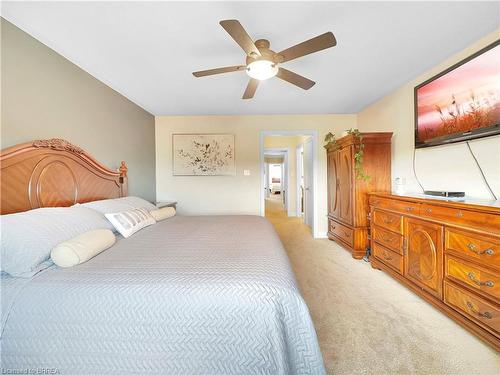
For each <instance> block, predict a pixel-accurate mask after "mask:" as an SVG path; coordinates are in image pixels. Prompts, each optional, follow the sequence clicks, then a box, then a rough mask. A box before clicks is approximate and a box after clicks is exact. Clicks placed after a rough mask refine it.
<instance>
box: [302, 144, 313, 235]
mask: <svg viewBox="0 0 500 375" xmlns="http://www.w3.org/2000/svg"><path fill="white" fill-rule="evenodd" d="M308 143H310V144H311V152H312V153H313V154H314V148H313V147H314V144H313V142H312V138H311V139H308V140H306V141H305V142H302V147H303V150H305V146H306V144H308ZM311 156H312V155H311ZM304 164H305V163H304ZM308 167H309V166H307V167H306V168H308ZM306 170H307V169H306ZM305 181H306V175H305V174H304V183H305ZM308 183H309V181H308ZM311 183H312V184H313V186H314V176H313V181H311ZM310 192H311V190H310V189H309V190H307V193H306V190H304V208H305V210H304V224H306V225H309V226H310V227H311V228H312V226H313V223H314V192H313V193H312V194H313V212H312V223H309V222H308V217H307V214H308V212H309V207H308V205H307V201H306V197H307V195H308V194H310Z"/></svg>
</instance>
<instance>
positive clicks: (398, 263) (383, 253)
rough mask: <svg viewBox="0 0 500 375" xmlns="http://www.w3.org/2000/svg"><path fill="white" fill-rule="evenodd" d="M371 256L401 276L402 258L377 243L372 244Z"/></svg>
mask: <svg viewBox="0 0 500 375" xmlns="http://www.w3.org/2000/svg"><path fill="white" fill-rule="evenodd" d="M372 251H373V256H374V257H375V258H377V259H378V260H380V261H381V262H382V263H384V264H385V265H387V266H389V267H391V268H392V269H393V270H395V271H396V272H398V273H399V274H401V275H402V274H403V257H402V256H401V255H399V254H398V253H395V252H394V251H392V250H389V249H387V248H385V247H383V246H381V245H379V244H378V243H376V242H374V243H373V249H372Z"/></svg>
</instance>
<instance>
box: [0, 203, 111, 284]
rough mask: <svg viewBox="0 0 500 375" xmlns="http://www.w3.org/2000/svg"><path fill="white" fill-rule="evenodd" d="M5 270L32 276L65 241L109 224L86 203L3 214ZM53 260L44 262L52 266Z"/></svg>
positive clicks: (3, 264)
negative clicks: (52, 251)
mask: <svg viewBox="0 0 500 375" xmlns="http://www.w3.org/2000/svg"><path fill="white" fill-rule="evenodd" d="M0 223H1V231H2V241H1V260H2V271H4V272H7V273H8V274H10V275H11V276H20V277H31V276H33V275H34V274H35V273H37V272H39V271H40V270H41V269H43V267H42V268H41V265H42V263H44V261H46V260H49V257H50V252H51V250H52V249H53V248H54V247H56V246H57V245H58V244H60V243H61V242H64V241H67V240H69V239H71V238H73V237H75V236H78V235H79V234H82V233H85V232H88V231H90V230H94V229H105V228H107V227H108V225H109V223H108V222H107V221H106V219H105V218H104V217H103V216H102V215H101V214H100V213H99V212H96V211H94V210H91V209H90V208H86V207H82V206H73V207H50V208H37V209H35V210H30V211H25V212H20V213H16V214H10V215H1V216H0ZM51 264H52V263H51V262H50V263H44V265H51Z"/></svg>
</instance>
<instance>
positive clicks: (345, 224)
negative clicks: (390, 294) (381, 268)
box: [327, 133, 392, 259]
mask: <svg viewBox="0 0 500 375" xmlns="http://www.w3.org/2000/svg"><path fill="white" fill-rule="evenodd" d="M361 135H362V142H363V144H364V158H363V170H364V171H365V173H366V174H367V175H368V176H370V178H369V179H368V180H366V181H365V180H362V179H358V178H356V170H355V160H354V155H355V153H356V152H357V150H358V147H359V138H358V137H356V136H355V135H352V134H351V135H347V136H345V137H342V138H340V139H338V140H337V141H336V142H335V144H334V145H330V146H329V147H328V148H327V162H328V165H327V171H328V238H329V239H331V240H333V241H336V242H337V243H339V244H340V245H342V246H343V247H345V248H347V249H348V250H350V251H351V253H352V256H353V257H354V258H357V259H361V258H362V257H363V256H364V255H365V252H366V248H367V247H368V229H369V222H368V219H367V216H368V213H369V204H368V194H367V193H368V192H372V191H387V192H389V191H390V190H391V138H392V133H361Z"/></svg>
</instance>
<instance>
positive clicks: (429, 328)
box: [266, 199, 500, 375]
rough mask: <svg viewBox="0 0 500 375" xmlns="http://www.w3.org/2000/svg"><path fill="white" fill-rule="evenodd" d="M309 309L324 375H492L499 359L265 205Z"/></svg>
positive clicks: (276, 206)
mask: <svg viewBox="0 0 500 375" xmlns="http://www.w3.org/2000/svg"><path fill="white" fill-rule="evenodd" d="M266 216H267V218H268V219H269V220H270V221H271V222H272V223H273V224H274V226H275V228H276V230H277V231H278V233H279V235H280V237H281V240H282V241H283V244H284V245H285V248H286V250H287V252H288V256H289V257H290V260H291V263H292V265H293V268H294V271H295V275H296V277H297V280H298V283H299V285H300V288H301V291H302V294H303V296H304V298H305V300H306V302H307V305H308V306H309V310H310V312H311V316H312V318H313V321H314V325H315V327H316V332H317V334H318V339H319V344H320V347H321V351H322V353H323V358H324V361H325V366H326V368H327V372H328V374H377V375H378V374H381V375H382V374H383V375H385V374H387V375H389V374H432V375H434V374H435V375H441V374H454V375H461V374H464V375H473V374H481V375H490V374H491V375H493V374H496V375H498V374H500V357H499V355H498V354H497V353H496V352H495V351H494V350H493V349H490V348H489V347H488V346H486V345H485V344H483V343H482V342H481V341H480V340H479V339H476V338H475V337H474V336H472V335H471V334H469V333H468V332H467V331H466V330H465V329H463V328H461V327H460V326H459V325H457V324H456V323H455V322H453V321H452V320H451V319H449V318H447V317H446V316H445V315H443V314H441V313H440V312H439V311H438V310H436V309H434V308H433V307H432V306H430V305H429V304H427V303H426V302H425V301H423V300H422V299H420V298H419V297H418V296H417V295H415V294H414V293H412V292H411V291H409V290H408V289H407V288H406V287H404V286H402V285H400V284H399V283H397V282H396V281H395V280H393V279H392V278H391V277H390V276H388V275H386V274H384V273H383V272H381V271H377V270H374V269H372V268H371V266H370V264H369V263H366V262H364V261H358V260H354V259H353V258H351V255H350V254H349V253H348V252H347V251H346V250H344V249H342V248H341V247H340V246H338V245H336V244H335V243H334V242H332V241H329V240H327V239H320V240H315V239H313V238H312V236H311V233H310V230H309V228H308V227H307V226H305V225H304V224H302V222H301V221H300V219H298V218H288V217H286V216H285V214H284V212H283V210H282V205H281V204H280V202H279V201H277V200H274V199H272V200H271V199H267V200H266Z"/></svg>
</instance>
